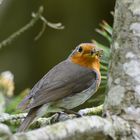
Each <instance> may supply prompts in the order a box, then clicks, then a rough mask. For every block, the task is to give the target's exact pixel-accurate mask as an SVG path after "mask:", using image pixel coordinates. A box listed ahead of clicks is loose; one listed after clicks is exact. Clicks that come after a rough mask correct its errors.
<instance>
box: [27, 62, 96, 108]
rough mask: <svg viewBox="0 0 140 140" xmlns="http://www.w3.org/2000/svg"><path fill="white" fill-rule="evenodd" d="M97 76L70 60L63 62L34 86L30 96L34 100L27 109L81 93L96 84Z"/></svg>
mask: <svg viewBox="0 0 140 140" xmlns="http://www.w3.org/2000/svg"><path fill="white" fill-rule="evenodd" d="M97 75H98V74H97V72H95V71H93V70H91V69H88V68H85V67H82V66H80V65H77V64H74V63H72V62H70V61H69V60H66V61H63V62H61V63H59V64H58V65H56V66H55V67H54V68H53V69H51V70H50V71H49V72H48V74H46V75H45V76H44V77H43V78H42V79H41V80H40V81H39V82H38V83H37V84H36V85H35V86H34V88H33V89H32V90H31V93H30V95H29V96H28V97H30V98H32V102H31V103H30V104H29V105H28V106H27V109H31V108H34V107H37V106H40V105H43V104H45V103H48V102H51V101H56V100H59V99H61V98H64V97H66V96H69V95H71V94H76V93H79V92H81V91H83V90H85V89H87V88H88V87H90V86H91V85H92V84H93V83H94V82H96V79H97V78H98V77H97ZM28 99H29V98H28Z"/></svg>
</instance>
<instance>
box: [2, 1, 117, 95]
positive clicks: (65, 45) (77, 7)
mask: <svg viewBox="0 0 140 140" xmlns="http://www.w3.org/2000/svg"><path fill="white" fill-rule="evenodd" d="M114 4H115V0H104V1H102V0H22V1H21V0H4V1H3V3H2V5H0V41H2V40H4V39H5V38H7V37H8V36H9V35H10V34H12V33H13V32H15V31H17V30H18V29H20V28H21V27H22V26H24V25H25V24H26V23H28V22H29V20H30V19H31V13H32V12H33V11H37V9H38V7H39V6H40V5H43V6H44V8H45V11H44V14H43V15H44V16H45V17H46V19H48V20H49V21H51V22H62V24H63V25H64V26H65V29H64V30H54V29H51V28H49V27H47V29H46V31H45V33H44V34H43V36H42V37H41V38H40V39H39V40H37V41H34V38H35V36H36V35H37V34H38V32H39V31H40V30H41V28H42V24H41V22H38V23H37V24H36V25H35V26H34V27H33V28H31V29H30V30H28V31H27V32H25V33H24V34H22V35H21V36H20V37H19V38H18V39H17V40H15V41H14V42H13V43H12V44H10V45H8V46H6V47H4V48H3V49H1V50H0V72H2V71H5V70H10V71H11V72H12V73H13V74H14V76H15V84H16V85H15V87H16V89H15V92H16V93H19V92H20V91H21V90H23V89H25V88H27V87H29V88H31V87H32V86H33V85H34V84H35V83H36V82H37V81H38V80H39V79H40V78H41V77H42V76H43V75H44V74H45V73H46V72H47V71H48V70H49V69H51V68H52V67H53V66H54V65H56V64H57V63H59V62H60V61H62V60H64V59H66V58H67V56H68V55H69V53H70V52H71V50H72V49H73V48H75V46H76V45H78V44H79V43H81V42H91V39H96V40H100V42H102V43H105V44H107V42H106V40H105V39H104V38H103V37H101V36H100V35H98V34H97V33H96V32H95V31H94V29H95V28H97V27H99V25H98V24H99V23H100V22H101V21H102V20H103V19H105V20H106V21H107V22H108V23H109V24H110V25H112V22H113V18H112V16H111V15H110V11H113V10H114Z"/></svg>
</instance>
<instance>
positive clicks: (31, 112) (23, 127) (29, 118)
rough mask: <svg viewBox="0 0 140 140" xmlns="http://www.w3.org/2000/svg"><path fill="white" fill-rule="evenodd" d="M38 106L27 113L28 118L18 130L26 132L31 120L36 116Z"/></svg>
mask: <svg viewBox="0 0 140 140" xmlns="http://www.w3.org/2000/svg"><path fill="white" fill-rule="evenodd" d="M37 110H38V108H37V107H36V108H32V109H31V110H30V111H29V113H28V114H27V116H26V118H25V119H24V120H23V122H22V124H21V126H20V127H19V128H18V130H17V132H24V131H25V130H26V129H28V127H29V126H30V124H31V122H32V121H33V120H34V118H35V117H36V114H37Z"/></svg>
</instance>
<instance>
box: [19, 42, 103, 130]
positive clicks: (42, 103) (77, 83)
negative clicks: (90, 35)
mask: <svg viewBox="0 0 140 140" xmlns="http://www.w3.org/2000/svg"><path fill="white" fill-rule="evenodd" d="M102 52H103V51H102V50H99V49H97V47H96V46H95V45H94V44H92V43H82V44H80V45H78V46H77V47H76V48H75V50H74V51H73V52H72V53H71V54H70V56H69V57H68V58H67V59H66V60H64V61H62V62H61V63H59V64H57V65H56V66H55V67H53V68H52V69H51V70H50V71H49V72H48V73H47V74H46V75H45V76H44V77H43V78H42V79H41V80H40V81H38V82H37V83H36V84H35V86H34V87H33V88H32V90H31V91H30V93H29V95H27V96H26V97H25V99H23V101H22V102H21V103H20V104H19V106H18V107H19V108H24V109H27V110H29V112H28V114H27V116H26V118H25V119H24V121H23V122H22V124H21V126H20V127H19V129H18V132H22V131H25V130H26V129H27V128H28V127H29V125H30V123H31V122H32V121H33V120H34V118H35V117H37V116H38V114H39V112H40V111H41V110H42V108H45V109H46V111H47V112H62V111H63V112H65V111H68V110H69V111H70V110H71V109H73V108H75V107H77V106H79V105H81V104H83V103H84V102H85V101H86V100H88V99H89V98H90V97H91V96H92V95H93V94H94V93H95V92H96V91H97V89H98V87H99V85H100V81H101V75H100V57H101V54H102Z"/></svg>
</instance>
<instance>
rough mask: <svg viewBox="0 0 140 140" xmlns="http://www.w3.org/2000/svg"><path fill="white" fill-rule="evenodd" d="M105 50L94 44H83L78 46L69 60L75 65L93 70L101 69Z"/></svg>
mask: <svg viewBox="0 0 140 140" xmlns="http://www.w3.org/2000/svg"><path fill="white" fill-rule="evenodd" d="M102 54H103V50H101V49H99V48H97V47H96V45H95V44H92V43H82V44H80V45H78V46H77V47H76V48H75V50H74V51H73V52H72V53H71V55H70V56H69V59H70V60H71V61H72V62H73V63H75V64H79V65H81V66H84V67H88V68H91V69H99V68H100V57H101V55H102Z"/></svg>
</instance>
